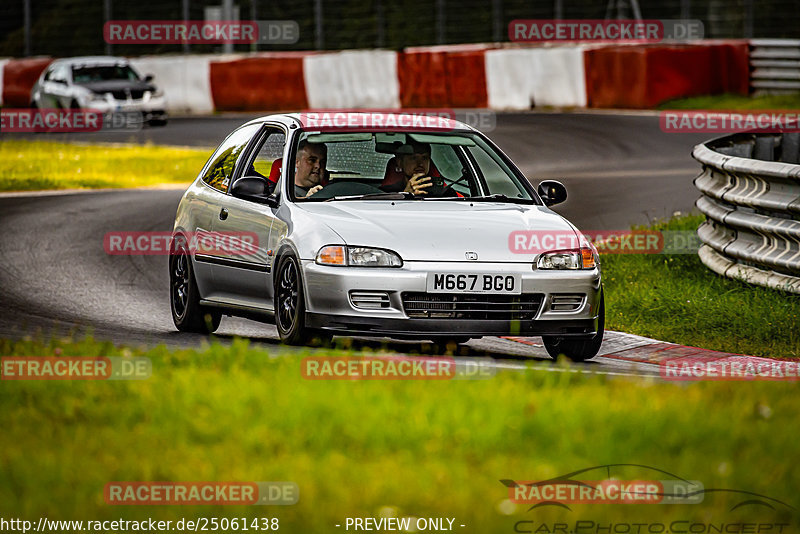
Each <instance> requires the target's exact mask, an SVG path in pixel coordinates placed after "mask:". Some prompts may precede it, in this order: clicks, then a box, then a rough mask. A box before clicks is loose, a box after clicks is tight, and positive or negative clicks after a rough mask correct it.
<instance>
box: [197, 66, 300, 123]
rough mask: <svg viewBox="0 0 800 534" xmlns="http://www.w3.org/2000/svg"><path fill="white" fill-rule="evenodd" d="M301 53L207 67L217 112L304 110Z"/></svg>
mask: <svg viewBox="0 0 800 534" xmlns="http://www.w3.org/2000/svg"><path fill="white" fill-rule="evenodd" d="M306 55H307V54H305V53H292V52H286V53H277V54H268V55H263V56H261V55H260V56H259V57H252V58H246V59H239V60H235V61H221V62H212V63H211V65H210V78H211V98H212V100H213V102H214V108H215V109H216V110H217V111H288V110H300V109H307V108H308V100H307V98H306V84H305V81H304V78H303V57H304V56H306Z"/></svg>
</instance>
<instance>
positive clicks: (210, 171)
mask: <svg viewBox="0 0 800 534" xmlns="http://www.w3.org/2000/svg"><path fill="white" fill-rule="evenodd" d="M259 128H260V125H259V124H253V125H248V126H243V127H241V128H239V129H238V130H236V131H234V132H233V133H231V134H230V135H229V136H228V137H227V138H226V139H225V140H224V141H223V142H222V143H221V144H220V145H219V147H218V148H217V150H216V151H215V152H214V154H213V155H212V156H211V158H209V160H208V163H206V166H205V168H204V169H203V171H202V178H201V181H200V185H199V186H198V187H193V188H191V189H190V193H191V194H190V197H189V198H188V199H187V200H188V205H189V208H188V209H190V210H191V214H192V215H191V227H189V228H186V230H187V231H189V232H190V233H191V236H190V249H191V250H192V253H193V258H194V268H195V276H196V278H197V286H198V289H199V290H200V295H202V297H203V298H205V299H209V300H220V298H222V297H223V296H224V293H223V291H222V290H221V289H220V288H219V287H218V286H217V284H216V281H215V280H214V269H213V266H214V264H215V261H216V260H217V259H218V258H217V256H218V253H219V251H218V248H217V247H216V246H215V241H214V237H213V225H214V221H215V220H216V219H217V218H218V217H219V216H220V213H222V210H227V207H226V206H227V203H228V201H229V199H230V198H231V197H230V196H229V195H228V194H227V193H228V186H229V185H230V179H231V176H232V175H233V169H234V166H235V164H236V161H237V159H238V157H239V156H240V155H241V153H242V152H243V151H244V149H245V147H247V145H248V143H249V142H250V141H251V139H252V138H253V136H254V135H255V134H256V133H257V132H258V130H259ZM207 243H208V244H210V246H206V244H207Z"/></svg>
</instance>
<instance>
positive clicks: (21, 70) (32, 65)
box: [2, 58, 53, 108]
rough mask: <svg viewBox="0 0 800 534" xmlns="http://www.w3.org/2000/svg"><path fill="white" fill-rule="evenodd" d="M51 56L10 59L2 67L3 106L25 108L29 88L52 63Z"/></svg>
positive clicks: (31, 87) (29, 97) (28, 101)
mask: <svg viewBox="0 0 800 534" xmlns="http://www.w3.org/2000/svg"><path fill="white" fill-rule="evenodd" d="M52 61H53V60H52V59H51V58H32V59H12V60H11V61H9V62H8V63H6V64H5V66H4V68H3V87H2V91H3V106H4V107H8V108H27V107H28V106H29V105H30V103H31V89H33V85H34V84H35V83H36V80H37V79H39V76H40V75H41V74H42V71H43V70H44V69H46V68H47V66H48V65H49V64H50V63H52Z"/></svg>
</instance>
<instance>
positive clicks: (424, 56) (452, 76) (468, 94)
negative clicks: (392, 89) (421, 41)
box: [397, 45, 488, 108]
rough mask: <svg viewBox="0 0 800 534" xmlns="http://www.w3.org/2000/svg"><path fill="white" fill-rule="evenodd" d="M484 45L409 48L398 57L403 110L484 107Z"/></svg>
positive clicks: (486, 98) (486, 102) (485, 90)
mask: <svg viewBox="0 0 800 534" xmlns="http://www.w3.org/2000/svg"><path fill="white" fill-rule="evenodd" d="M486 49H487V46H486V45H465V46H445V47H425V48H409V49H406V50H405V51H403V53H402V54H400V57H399V58H398V59H399V61H398V71H397V79H398V83H399V85H400V105H401V106H402V107H404V108H441V107H454V108H485V107H487V105H488V96H487V88H486V79H487V78H486V65H485V62H484V53H485V51H486Z"/></svg>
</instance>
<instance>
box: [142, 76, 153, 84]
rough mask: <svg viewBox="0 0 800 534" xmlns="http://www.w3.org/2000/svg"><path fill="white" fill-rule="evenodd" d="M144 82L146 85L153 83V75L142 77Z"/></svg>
mask: <svg viewBox="0 0 800 534" xmlns="http://www.w3.org/2000/svg"><path fill="white" fill-rule="evenodd" d="M144 81H145V82H147V83H150V82H152V81H153V75H152V74H148V75H147V76H145V77H144Z"/></svg>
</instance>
